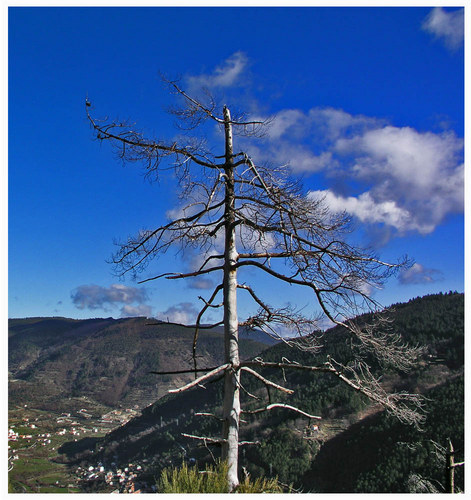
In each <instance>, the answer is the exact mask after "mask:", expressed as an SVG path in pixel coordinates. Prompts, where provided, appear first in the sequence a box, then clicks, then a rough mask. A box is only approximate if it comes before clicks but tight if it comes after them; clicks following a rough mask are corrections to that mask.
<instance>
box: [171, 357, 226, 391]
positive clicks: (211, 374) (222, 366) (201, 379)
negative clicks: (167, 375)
mask: <svg viewBox="0 0 471 500" xmlns="http://www.w3.org/2000/svg"><path fill="white" fill-rule="evenodd" d="M230 366H231V364H230V363H226V364H225V365H221V366H219V367H218V368H215V369H214V370H211V371H210V372H209V373H206V375H203V376H202V377H199V378H197V379H196V380H193V382H190V383H189V384H186V385H184V386H183V387H179V388H178V389H170V390H169V391H168V392H169V393H178V392H183V391H186V390H187V389H191V388H192V387H195V385H199V384H200V383H201V382H203V381H204V380H207V379H209V378H211V377H213V376H214V375H216V374H217V373H220V372H222V371H224V370H226V369H227V368H229V367H230Z"/></svg>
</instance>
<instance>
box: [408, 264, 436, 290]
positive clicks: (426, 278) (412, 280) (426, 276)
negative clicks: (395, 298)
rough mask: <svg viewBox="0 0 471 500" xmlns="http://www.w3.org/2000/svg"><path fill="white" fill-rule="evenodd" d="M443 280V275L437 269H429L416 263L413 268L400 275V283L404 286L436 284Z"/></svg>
mask: <svg viewBox="0 0 471 500" xmlns="http://www.w3.org/2000/svg"><path fill="white" fill-rule="evenodd" d="M441 278H442V273H441V272H440V271H438V270H437V269H427V268H425V267H424V266H423V265H422V264H418V263H417V262H416V263H415V264H414V265H413V266H412V267H410V268H409V269H405V270H403V271H402V272H401V273H400V275H399V282H400V283H401V284H403V285H411V284H420V283H434V282H435V281H437V280H439V279H441Z"/></svg>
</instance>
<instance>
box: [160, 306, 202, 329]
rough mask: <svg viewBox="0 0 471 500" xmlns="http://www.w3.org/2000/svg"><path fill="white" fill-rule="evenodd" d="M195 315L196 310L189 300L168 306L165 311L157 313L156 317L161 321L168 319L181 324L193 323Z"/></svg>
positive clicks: (196, 314)
mask: <svg viewBox="0 0 471 500" xmlns="http://www.w3.org/2000/svg"><path fill="white" fill-rule="evenodd" d="M197 316H198V310H197V309H196V307H195V306H194V305H193V304H191V303H190V302H180V303H179V304H175V305H174V306H171V307H169V308H168V309H167V310H166V311H162V312H160V313H158V314H157V318H158V319H160V320H161V321H169V322H171V323H179V324H182V325H191V324H194V323H195V322H196V317H197Z"/></svg>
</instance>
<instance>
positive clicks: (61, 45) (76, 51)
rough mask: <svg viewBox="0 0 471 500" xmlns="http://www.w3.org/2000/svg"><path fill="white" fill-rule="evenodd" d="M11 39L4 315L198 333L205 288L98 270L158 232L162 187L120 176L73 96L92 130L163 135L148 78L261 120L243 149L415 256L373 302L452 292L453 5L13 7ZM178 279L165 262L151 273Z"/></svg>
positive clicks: (459, 255) (172, 190) (379, 244)
mask: <svg viewBox="0 0 471 500" xmlns="http://www.w3.org/2000/svg"><path fill="white" fill-rule="evenodd" d="M8 28H9V33H8V42H9V49H8V50H9V52H8V55H9V64H8V87H9V94H8V106H9V110H8V111H9V118H8V156H9V157H8V164H9V168H8V197H9V206H8V238H9V244H8V252H9V255H8V279H9V290H8V303H9V306H8V307H9V310H8V314H9V317H26V316H51V315H54V316H67V317H75V318H88V317H102V316H113V317H121V316H133V315H153V316H159V317H162V318H169V319H172V320H177V321H182V322H193V321H194V319H195V316H194V314H195V311H196V310H197V309H196V308H197V307H198V306H199V304H198V295H201V294H202V293H204V292H205V290H204V289H203V290H202V289H195V288H194V287H195V284H193V285H189V284H185V283H169V282H150V283H147V284H145V285H138V284H137V283H136V282H135V281H133V280H131V279H130V278H126V279H125V280H124V281H123V280H119V279H118V278H117V277H116V276H115V275H114V274H113V268H112V266H111V265H110V264H108V263H107V260H109V258H110V257H111V255H112V254H113V252H114V251H115V250H116V247H115V246H114V244H113V241H114V240H120V239H121V240H123V239H125V238H126V237H127V236H128V235H130V234H134V233H136V232H137V231H138V230H140V229H143V228H152V227H156V226H157V225H160V224H161V223H162V222H163V221H165V217H166V212H167V211H168V210H170V209H172V208H175V207H176V203H177V191H176V187H175V184H174V182H173V180H172V179H171V178H166V176H165V175H164V174H162V176H161V178H160V182H159V183H153V184H151V183H149V182H148V181H146V180H145V179H144V176H143V169H142V168H140V167H139V166H138V165H127V166H125V167H123V165H122V164H121V163H120V162H119V161H118V160H116V158H115V157H114V155H113V153H112V151H111V150H110V149H109V147H108V145H107V144H102V145H100V144H99V143H98V142H96V141H94V140H93V135H92V133H91V130H90V127H89V125H88V122H87V118H86V114H85V106H84V102H85V98H86V97H87V96H88V98H89V99H90V101H91V102H92V105H93V112H94V114H95V116H97V117H100V116H109V117H111V118H120V119H130V120H132V121H134V122H136V123H137V125H138V127H139V128H140V129H141V130H144V131H145V132H146V135H148V136H154V137H156V138H166V139H171V138H172V137H174V136H175V135H176V134H177V133H178V131H177V130H176V129H175V128H174V126H173V125H174V118H173V117H172V116H169V115H168V114H167V112H166V107H168V106H169V105H171V104H172V102H173V101H172V97H171V96H170V95H169V94H168V92H167V90H166V89H165V88H164V86H163V85H162V83H161V81H160V78H159V72H162V73H165V74H166V75H168V76H169V77H175V76H180V77H181V82H182V86H184V87H185V89H186V90H188V91H194V92H197V91H198V88H199V87H200V86H201V85H206V86H207V87H209V88H210V90H211V91H212V92H213V93H214V95H215V96H216V97H217V98H218V99H219V100H220V102H221V103H222V102H224V103H227V104H228V105H229V106H230V107H232V108H233V109H242V110H246V111H248V112H249V113H252V115H253V116H271V115H275V116H276V121H275V122H274V124H273V125H272V127H271V129H270V131H269V133H268V134H267V136H266V137H265V138H264V139H263V140H262V141H260V142H258V143H256V142H254V143H250V144H248V145H247V147H248V148H250V150H249V153H250V154H251V155H252V156H253V157H254V158H255V159H256V160H257V159H258V160H259V161H264V160H271V161H273V162H274V163H276V164H285V163H289V168H291V170H292V172H293V174H295V175H298V176H301V177H302V179H303V183H304V186H305V190H306V194H308V193H315V192H318V191H321V192H322V194H324V195H325V196H326V200H327V201H328V202H329V204H330V206H331V208H332V210H347V212H349V213H350V214H351V215H352V216H353V217H354V220H355V222H356V224H357V226H358V228H359V236H358V238H361V239H362V241H363V243H365V244H370V245H373V246H374V247H375V249H376V250H377V252H378V253H379V254H380V255H381V256H382V257H383V258H384V259H386V260H387V259H390V260H396V259H397V258H398V257H401V256H402V255H404V254H407V255H409V256H410V257H411V258H412V259H414V261H415V264H414V266H413V267H412V268H411V269H410V270H409V271H407V272H406V273H403V274H401V275H400V276H398V277H396V278H392V279H391V280H390V281H389V282H388V284H387V286H386V287H385V288H384V289H383V290H378V291H375V292H374V293H375V298H377V299H378V300H379V301H381V302H382V303H383V304H384V305H389V304H391V303H394V302H402V301H407V300H409V299H410V298H413V297H416V296H419V295H424V294H427V293H436V292H440V291H443V292H446V291H448V290H457V291H463V290H464V164H463V156H464V47H463V9H462V8H425V7H424V8H422V7H420V8H412V7H396V8H386V7H378V8H360V7H357V8H334V7H329V8H321V7H306V8H300V7H298V8H287V7H280V8H273V7H260V8H245V7H234V8H229V7H227V8H216V7H211V8H203V7H195V8H189V7H185V8H177V7H173V8H164V7H136V8H130V7H129V8H112V7H109V8H99V7H92V8H86V7H74V8H65V7H59V8H46V7H38V8H30V7H11V8H10V9H9V13H8ZM207 134H208V139H209V140H210V141H212V143H213V144H214V145H215V146H217V145H220V144H221V142H220V137H218V136H217V135H216V134H215V133H214V131H211V130H209V131H207ZM236 148H237V145H236ZM188 265H189V264H188V262H183V263H182V262H181V258H180V256H178V255H177V256H173V255H171V254H167V255H165V256H164V257H162V258H161V259H159V260H157V261H155V262H154V263H153V264H152V267H151V268H150V270H149V272H150V271H153V272H155V273H159V272H167V271H173V270H177V271H178V270H180V268H181V267H182V266H183V267H187V266H188ZM143 277H145V276H143ZM247 278H249V276H248V277H247ZM253 279H254V280H256V281H259V283H257V289H258V290H259V294H260V295H263V294H264V292H263V290H264V289H265V294H266V295H265V296H267V297H268V301H270V302H273V303H275V301H276V300H277V299H278V300H279V298H280V296H281V297H285V298H284V300H286V296H285V295H283V294H282V293H280V292H279V290H277V289H276V287H275V288H274V287H273V284H272V283H269V282H264V281H261V280H260V278H259V277H257V276H253ZM191 286H193V288H191ZM202 286H203V285H202ZM206 293H208V291H206ZM289 300H291V301H292V302H295V303H297V304H298V305H299V306H304V305H306V306H307V307H311V304H310V299H309V298H307V297H306V296H305V295H304V294H303V293H301V292H298V291H294V290H293V291H292V293H291V292H290V295H289ZM280 305H282V304H280ZM241 309H242V311H241V312H242V314H245V313H248V312H249V306H248V303H246V302H244V301H243V300H242V301H241Z"/></svg>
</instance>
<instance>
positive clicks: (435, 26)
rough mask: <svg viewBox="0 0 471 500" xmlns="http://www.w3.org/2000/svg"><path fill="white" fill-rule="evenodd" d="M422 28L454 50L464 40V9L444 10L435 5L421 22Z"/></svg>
mask: <svg viewBox="0 0 471 500" xmlns="http://www.w3.org/2000/svg"><path fill="white" fill-rule="evenodd" d="M422 29H423V30H425V31H427V32H429V33H431V34H432V35H433V36H434V37H435V38H439V39H441V40H442V41H443V42H444V43H445V45H446V46H447V47H448V48H449V49H452V50H456V49H457V48H458V47H460V46H461V45H462V43H463V40H464V9H459V10H453V11H445V10H444V9H443V8H441V7H435V8H434V9H432V11H431V12H430V14H429V15H428V16H427V17H426V18H425V20H424V22H423V23H422Z"/></svg>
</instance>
